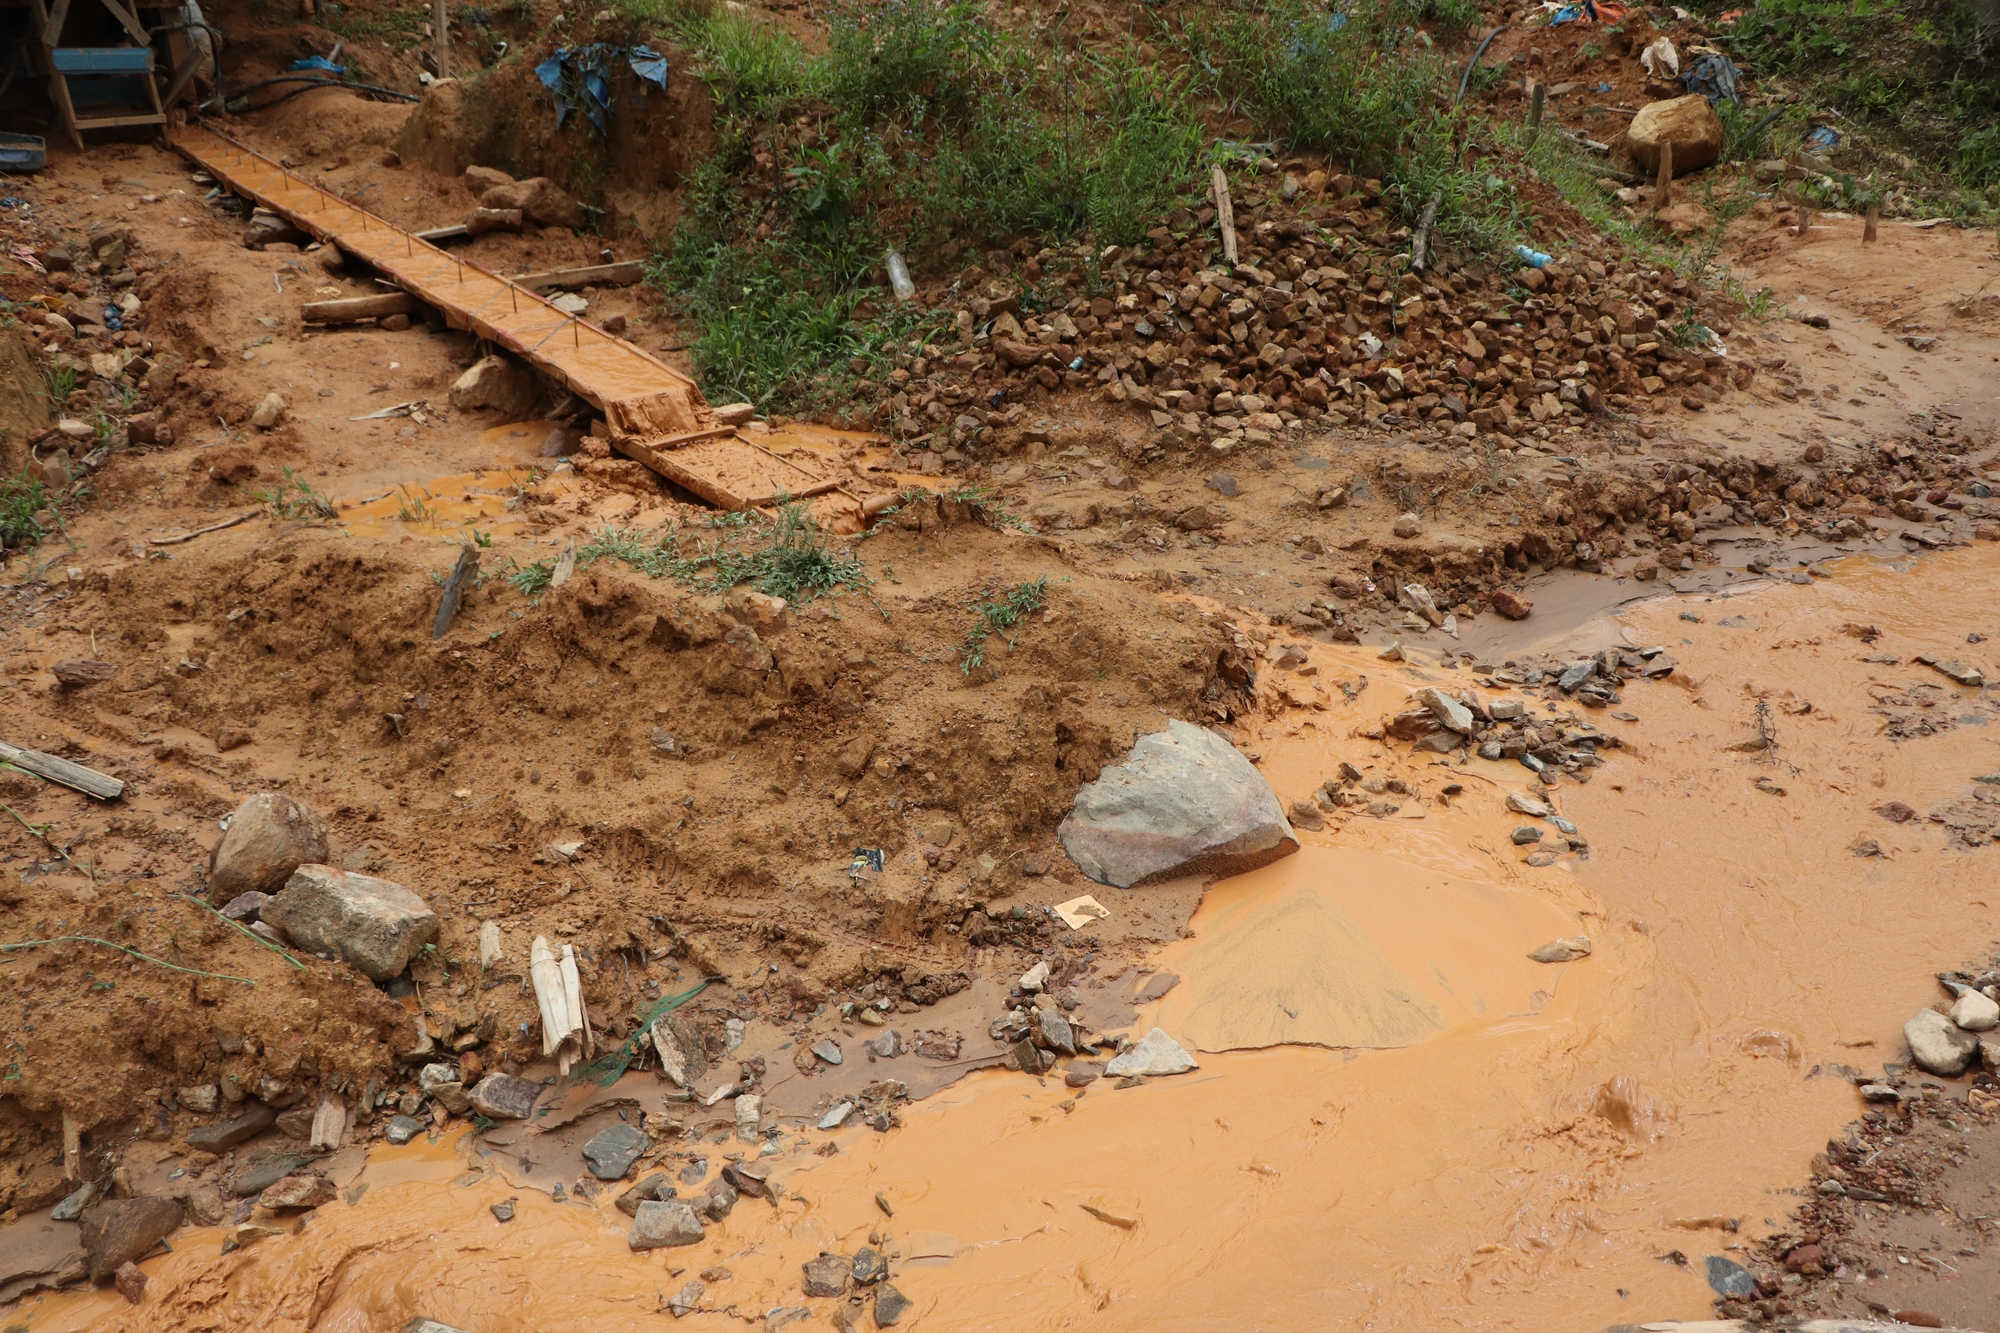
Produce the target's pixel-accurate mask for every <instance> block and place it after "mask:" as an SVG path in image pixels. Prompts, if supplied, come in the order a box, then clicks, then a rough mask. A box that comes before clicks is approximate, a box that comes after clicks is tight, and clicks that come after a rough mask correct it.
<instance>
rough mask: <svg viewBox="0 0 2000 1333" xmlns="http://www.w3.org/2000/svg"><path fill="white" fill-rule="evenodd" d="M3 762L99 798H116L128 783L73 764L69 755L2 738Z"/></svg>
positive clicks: (1, 760) (108, 799) (1, 754)
mask: <svg viewBox="0 0 2000 1333" xmlns="http://www.w3.org/2000/svg"><path fill="white" fill-rule="evenodd" d="M0 762H4V763H8V764H12V765H13V766H14V767H15V768H18V769H22V770H24V771H25V772H29V773H33V774H34V775H35V776H36V777H38V778H41V779H42V780H43V781H45V782H54V783H58V784H60V785H62V786H65V787H74V788H75V789H76V790H78V791H80V792H82V793H83V794H84V795H85V796H95V797H96V798H97V799H98V800H100V801H115V800H117V799H118V798H119V797H120V796H123V795H124V794H125V784H124V783H123V782H120V781H119V780H118V779H117V778H111V777H106V776H105V775H104V774H102V773H99V772H97V771H95V770H94V769H88V768H85V767H84V766H83V765H82V764H72V763H71V762H70V761H69V760H67V759H58V758H56V757H55V756H54V755H52V754H43V753H42V752H41V751H40V750H23V749H22V748H20V747H19V746H17V745H9V744H7V743H6V742H5V741H0Z"/></svg>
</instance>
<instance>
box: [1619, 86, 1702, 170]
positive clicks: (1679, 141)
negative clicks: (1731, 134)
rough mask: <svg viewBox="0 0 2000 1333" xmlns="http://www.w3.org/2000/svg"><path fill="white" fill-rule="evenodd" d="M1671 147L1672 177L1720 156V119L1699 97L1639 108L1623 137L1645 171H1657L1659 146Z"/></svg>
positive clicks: (1680, 98)
mask: <svg viewBox="0 0 2000 1333" xmlns="http://www.w3.org/2000/svg"><path fill="white" fill-rule="evenodd" d="M1663 143H1671V144H1673V146H1674V175H1676V176H1685V175H1687V174H1688V173H1689V172H1690V171H1698V170H1700V169H1701V168H1702V167H1705V166H1708V165H1709V164H1710V163H1712V162H1714V161H1715V160H1716V159H1717V158H1719V157H1721V156H1722V117H1721V116H1719V115H1717V114H1716V112H1715V108H1714V107H1712V106H1710V105H1709V104H1708V99H1707V98H1706V97H1703V96H1702V95H1701V94H1700V93H1690V94H1689V95H1688V96H1686V97H1676V98H1674V99H1672V100H1671V101H1666V102H1652V103H1648V104H1647V105H1646V106H1643V107H1641V108H1639V114H1638V115H1636V116H1634V117H1632V126H1631V128H1630V129H1629V130H1627V131H1626V134H1625V151H1626V152H1628V153H1630V154H1631V155H1632V160H1633V161H1634V162H1636V163H1638V164H1639V165H1640V166H1642V167H1644V168H1646V170H1648V171H1658V170H1659V168H1660V145H1661V144H1663Z"/></svg>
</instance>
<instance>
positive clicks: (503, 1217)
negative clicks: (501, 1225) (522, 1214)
mask: <svg viewBox="0 0 2000 1333" xmlns="http://www.w3.org/2000/svg"><path fill="white" fill-rule="evenodd" d="M487 1211H488V1212H490V1213H492V1214H493V1220H494V1221H495V1222H511V1221H513V1220H514V1200H512V1199H502V1200H501V1201H500V1202H498V1203H496V1204H493V1205H492V1206H491V1207H489V1208H488V1209H487Z"/></svg>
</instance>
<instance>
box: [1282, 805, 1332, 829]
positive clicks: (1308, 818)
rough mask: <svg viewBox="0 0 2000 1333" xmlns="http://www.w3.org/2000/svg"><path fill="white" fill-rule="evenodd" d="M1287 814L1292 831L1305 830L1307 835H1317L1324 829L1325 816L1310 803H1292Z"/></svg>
mask: <svg viewBox="0 0 2000 1333" xmlns="http://www.w3.org/2000/svg"><path fill="white" fill-rule="evenodd" d="M1289 813H1290V816H1291V821H1292V828H1293V830H1294V831H1296V830H1298V829H1305V830H1306V831H1307V832H1309V833H1318V832H1319V831H1320V830H1321V829H1324V828H1325V827H1326V816H1324V815H1322V814H1321V813H1320V812H1319V807H1318V806H1317V805H1314V804H1313V803H1312V802H1311V801H1293V802H1292V808H1291V810H1290V812H1289Z"/></svg>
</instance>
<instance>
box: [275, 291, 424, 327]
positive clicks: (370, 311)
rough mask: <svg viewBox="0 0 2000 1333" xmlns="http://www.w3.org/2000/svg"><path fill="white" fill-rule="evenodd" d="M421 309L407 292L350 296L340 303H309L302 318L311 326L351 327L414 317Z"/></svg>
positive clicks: (300, 311) (301, 313)
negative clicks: (369, 321) (356, 323)
mask: <svg viewBox="0 0 2000 1333" xmlns="http://www.w3.org/2000/svg"><path fill="white" fill-rule="evenodd" d="M419 309H420V307H419V306H418V304H417V302H416V300H415V298H413V297H412V296H411V295H410V294H409V293H408V292H390V293H388V294H387V295H385V296H349V297H344V298H342V299H340V300H338V301H310V302H307V303H306V304H305V305H304V306H301V307H300V308H299V317H300V318H301V319H303V320H305V322H306V323H308V324H352V323H353V322H354V321H355V320H358V319H382V318H385V317H387V316H389V315H413V314H416V313H417V311H418V310H419Z"/></svg>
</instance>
